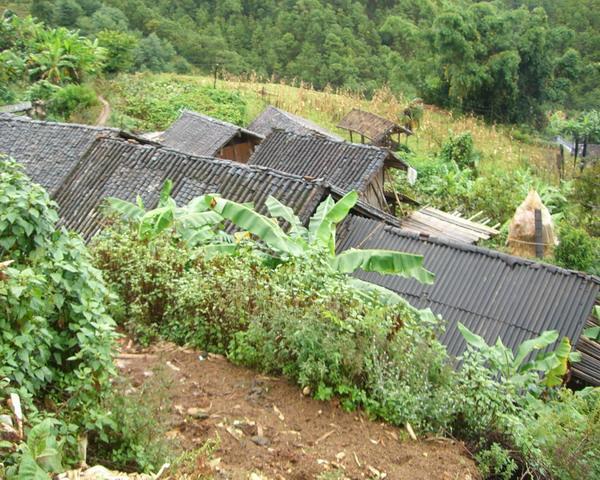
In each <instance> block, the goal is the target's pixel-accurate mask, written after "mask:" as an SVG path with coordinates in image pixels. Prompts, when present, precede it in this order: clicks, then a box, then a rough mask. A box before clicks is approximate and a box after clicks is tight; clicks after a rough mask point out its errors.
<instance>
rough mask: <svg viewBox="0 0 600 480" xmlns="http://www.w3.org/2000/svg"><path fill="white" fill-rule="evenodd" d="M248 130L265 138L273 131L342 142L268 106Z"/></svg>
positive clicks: (308, 121)
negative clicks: (322, 137)
mask: <svg viewBox="0 0 600 480" xmlns="http://www.w3.org/2000/svg"><path fill="white" fill-rule="evenodd" d="M248 129H249V130H252V131H253V132H256V133H260V134H261V135H264V136H265V137H266V136H267V135H269V134H270V133H271V132H273V130H285V131H286V132H292V133H296V134H298V135H313V134H317V135H322V136H324V137H327V138H330V139H332V140H337V141H343V139H342V138H341V137H339V136H337V135H335V134H334V133H331V132H330V131H328V130H326V129H324V128H323V127H321V126H319V125H317V124H316V123H314V122H311V121H310V120H308V119H306V118H302V117H299V116H298V115H294V114H293V113H290V112H286V111H285V110H281V109H279V108H276V107H274V106H273V105H269V106H268V107H267V108H265V109H264V110H263V112H262V113H261V114H260V115H259V116H258V117H256V118H255V119H254V120H253V121H252V123H251V124H250V125H248Z"/></svg>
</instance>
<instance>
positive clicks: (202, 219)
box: [176, 209, 223, 228]
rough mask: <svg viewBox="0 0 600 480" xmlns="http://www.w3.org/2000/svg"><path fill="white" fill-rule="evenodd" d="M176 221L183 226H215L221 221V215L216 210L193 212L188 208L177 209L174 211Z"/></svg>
mask: <svg viewBox="0 0 600 480" xmlns="http://www.w3.org/2000/svg"><path fill="white" fill-rule="evenodd" d="M176 218H177V221H178V222H180V223H181V224H182V225H183V226H184V227H185V228H201V227H204V226H205V225H211V226H215V225H218V224H219V223H221V222H222V221H223V217H222V216H221V215H219V214H218V213H217V212H215V211H213V210H210V211H208V212H195V211H191V210H188V209H179V210H178V211H177V212H176Z"/></svg>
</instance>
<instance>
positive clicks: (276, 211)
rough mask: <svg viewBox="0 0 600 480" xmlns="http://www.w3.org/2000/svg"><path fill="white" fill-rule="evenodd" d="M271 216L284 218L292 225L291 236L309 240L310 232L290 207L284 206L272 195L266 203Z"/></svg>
mask: <svg viewBox="0 0 600 480" xmlns="http://www.w3.org/2000/svg"><path fill="white" fill-rule="evenodd" d="M265 205H266V206H267V209H268V210H269V214H270V215H271V216H272V217H274V218H282V219H283V220H285V221H286V222H288V223H289V224H290V235H292V236H297V237H301V238H303V239H307V236H308V230H307V229H306V228H305V227H304V225H302V222H301V221H300V219H299V218H298V216H297V215H296V214H295V213H294V210H292V209H291V208H290V207H288V206H286V205H284V204H283V203H281V202H280V201H279V200H277V199H276V198H275V197H273V196H272V195H269V198H267V201H266V202H265Z"/></svg>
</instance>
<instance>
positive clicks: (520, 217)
mask: <svg viewBox="0 0 600 480" xmlns="http://www.w3.org/2000/svg"><path fill="white" fill-rule="evenodd" d="M506 243H507V244H508V246H509V248H510V253H511V254H512V255H518V256H519V257H538V258H543V257H546V256H548V255H550V254H551V253H552V250H553V249H554V246H555V245H557V244H558V241H557V239H556V236H555V235H554V226H553V224H552V216H551V215H550V212H549V211H548V209H547V208H546V207H545V206H544V204H543V203H542V199H541V198H540V196H539V195H538V193H537V192H536V191H535V190H530V192H529V194H528V195H527V198H526V199H525V200H524V201H523V203H522V204H521V205H519V207H518V208H517V210H516V212H515V216H514V217H513V218H512V220H511V222H510V226H509V229H508V239H507V241H506Z"/></svg>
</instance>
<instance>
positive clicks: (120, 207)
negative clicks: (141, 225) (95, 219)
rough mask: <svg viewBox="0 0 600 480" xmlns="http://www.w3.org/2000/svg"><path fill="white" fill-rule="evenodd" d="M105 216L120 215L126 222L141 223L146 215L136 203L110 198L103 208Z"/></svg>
mask: <svg viewBox="0 0 600 480" xmlns="http://www.w3.org/2000/svg"><path fill="white" fill-rule="evenodd" d="M103 211H104V213H105V215H118V216H119V217H121V218H123V219H125V220H133V221H139V220H140V219H141V218H142V217H143V215H144V209H143V208H142V207H140V206H139V205H136V204H135V203H131V202H128V201H126V200H121V199H120V198H115V197H109V198H107V199H106V200H105V204H104V207H103Z"/></svg>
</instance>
